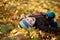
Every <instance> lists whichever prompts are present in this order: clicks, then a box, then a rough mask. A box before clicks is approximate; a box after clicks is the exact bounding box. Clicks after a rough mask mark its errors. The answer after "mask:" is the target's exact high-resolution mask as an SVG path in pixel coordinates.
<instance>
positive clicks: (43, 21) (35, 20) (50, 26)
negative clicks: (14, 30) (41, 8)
mask: <svg viewBox="0 0 60 40" xmlns="http://www.w3.org/2000/svg"><path fill="white" fill-rule="evenodd" d="M54 18H55V13H54V12H46V13H42V12H39V13H35V14H30V15H29V16H27V17H26V18H24V19H22V20H21V21H20V23H19V25H18V27H19V28H20V27H21V28H22V27H23V28H25V29H28V28H30V27H35V28H36V29H40V30H43V31H45V32H48V30H50V32H52V31H53V32H58V31H59V32H60V28H58V27H57V23H56V22H54Z"/></svg>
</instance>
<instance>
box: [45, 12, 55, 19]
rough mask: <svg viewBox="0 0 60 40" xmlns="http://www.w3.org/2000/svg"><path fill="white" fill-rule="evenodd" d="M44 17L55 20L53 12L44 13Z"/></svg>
mask: <svg viewBox="0 0 60 40" xmlns="http://www.w3.org/2000/svg"><path fill="white" fill-rule="evenodd" d="M46 15H47V16H48V19H54V18H55V13H54V12H46Z"/></svg>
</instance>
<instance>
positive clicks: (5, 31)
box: [0, 0, 60, 40]
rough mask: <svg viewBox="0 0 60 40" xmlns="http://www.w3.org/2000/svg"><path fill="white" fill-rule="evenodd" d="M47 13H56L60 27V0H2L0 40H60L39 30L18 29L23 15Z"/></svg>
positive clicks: (0, 3) (0, 4)
mask: <svg viewBox="0 0 60 40" xmlns="http://www.w3.org/2000/svg"><path fill="white" fill-rule="evenodd" d="M47 11H53V12H55V14H56V17H55V21H57V22H58V26H59V27H60V0H0V40H60V35H57V34H56V35H55V34H52V33H46V32H44V31H41V30H38V29H34V28H30V29H29V30H25V29H24V28H22V29H18V23H19V21H20V19H21V18H20V16H21V14H25V15H26V14H30V13H35V12H47ZM59 34H60V33H59Z"/></svg>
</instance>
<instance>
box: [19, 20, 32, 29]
mask: <svg viewBox="0 0 60 40" xmlns="http://www.w3.org/2000/svg"><path fill="white" fill-rule="evenodd" d="M19 25H21V27H23V28H25V29H27V28H29V27H30V26H31V25H30V24H29V23H28V22H27V20H26V19H23V20H22V21H20V23H19Z"/></svg>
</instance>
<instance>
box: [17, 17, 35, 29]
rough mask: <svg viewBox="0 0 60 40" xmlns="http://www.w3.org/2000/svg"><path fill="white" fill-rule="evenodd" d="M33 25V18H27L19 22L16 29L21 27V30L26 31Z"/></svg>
mask: <svg viewBox="0 0 60 40" xmlns="http://www.w3.org/2000/svg"><path fill="white" fill-rule="evenodd" d="M34 23H35V18H33V17H28V18H25V19H22V20H21V21H20V22H19V25H18V28H20V27H23V28H25V29H27V28H30V27H31V26H33V25H34Z"/></svg>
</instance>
